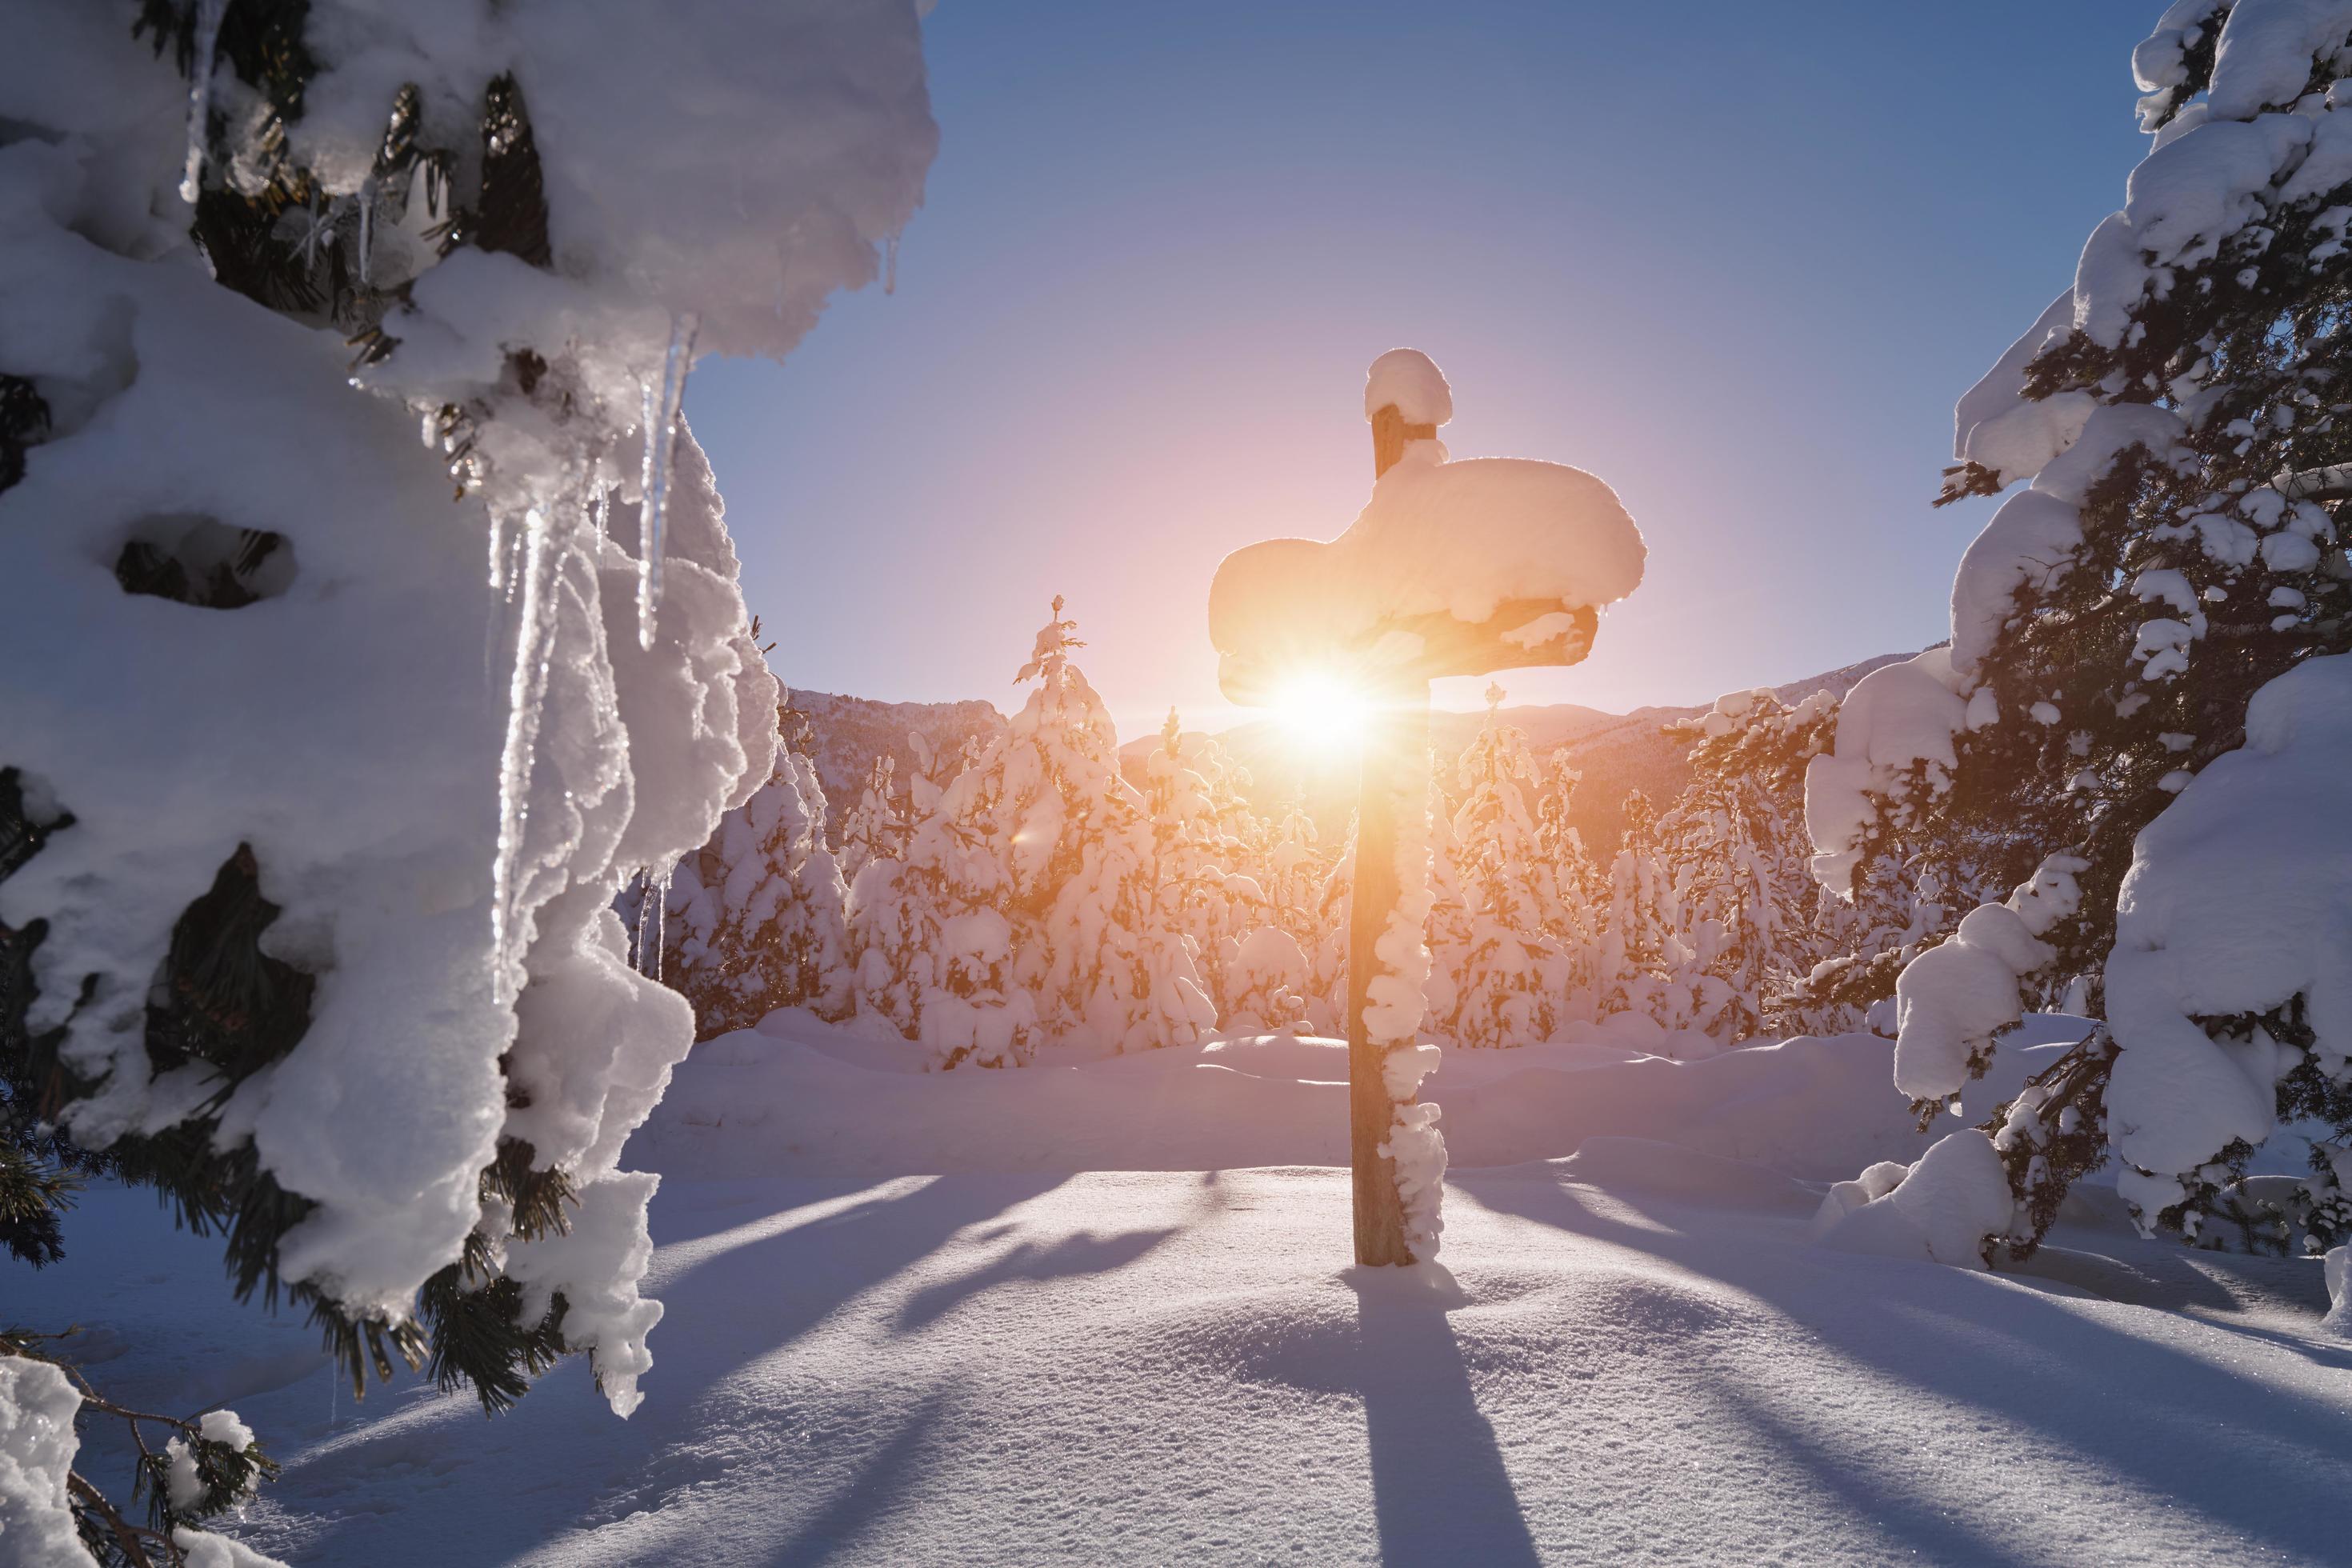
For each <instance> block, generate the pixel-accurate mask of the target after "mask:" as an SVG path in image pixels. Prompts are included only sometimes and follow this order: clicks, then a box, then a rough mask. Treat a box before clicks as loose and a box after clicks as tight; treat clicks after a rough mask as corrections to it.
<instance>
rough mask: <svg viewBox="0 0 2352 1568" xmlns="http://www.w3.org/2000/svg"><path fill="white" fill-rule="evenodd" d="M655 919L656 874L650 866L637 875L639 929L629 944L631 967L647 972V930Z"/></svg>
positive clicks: (639, 971) (640, 971) (637, 970)
mask: <svg viewBox="0 0 2352 1568" xmlns="http://www.w3.org/2000/svg"><path fill="white" fill-rule="evenodd" d="M653 918H654V873H653V868H652V867H650V866H648V867H646V868H645V869H644V870H642V871H640V872H638V873H637V929H636V931H635V933H634V934H633V935H632V937H631V939H630V943H629V967H630V968H632V969H634V970H635V971H636V972H637V973H640V974H643V973H645V972H646V927H647V926H648V925H650V924H651V923H652V921H653Z"/></svg>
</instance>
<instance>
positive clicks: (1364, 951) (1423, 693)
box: [1348, 403, 1437, 1267]
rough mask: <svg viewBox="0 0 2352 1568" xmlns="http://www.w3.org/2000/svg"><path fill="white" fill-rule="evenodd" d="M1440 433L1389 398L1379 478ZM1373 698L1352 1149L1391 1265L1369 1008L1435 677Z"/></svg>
mask: <svg viewBox="0 0 2352 1568" xmlns="http://www.w3.org/2000/svg"><path fill="white" fill-rule="evenodd" d="M1436 434H1437V427H1436V426H1433V425H1408V424H1406V423H1405V422H1404V416H1402V414H1400V413H1399V412H1398V411H1397V405H1395V404H1393V403H1389V404H1383V405H1381V407H1380V408H1379V409H1377V410H1376V411H1375V412H1374V413H1373V415H1372V477H1373V478H1374V479H1378V478H1379V477H1380V476H1381V475H1382V474H1385V473H1387V472H1388V471H1389V469H1391V468H1394V467H1395V466H1396V464H1397V462H1398V460H1399V459H1401V458H1402V457H1403V456H1404V445H1405V443H1406V442H1407V441H1408V440H1412V439H1416V438H1418V439H1422V440H1427V439H1430V438H1432V437H1434V436H1435V435H1436ZM1369 696H1370V713H1369V716H1368V718H1367V719H1366V721H1365V723H1364V732H1363V742H1362V745H1363V762H1362V772H1361V776H1360V782H1359V784H1358V786H1357V791H1356V885H1355V888H1354V890H1353V894H1352V896H1351V897H1350V898H1349V902H1348V1155H1349V1166H1350V1167H1351V1169H1352V1172H1353V1174H1354V1178H1355V1181H1354V1188H1355V1210H1356V1261H1357V1262H1358V1263H1361V1264H1368V1265H1370V1266H1373V1267H1385V1266H1387V1265H1390V1264H1409V1263H1412V1261H1414V1259H1413V1256H1412V1248H1411V1247H1407V1246H1406V1245H1405V1239H1404V1199H1403V1196H1402V1194H1400V1193H1399V1192H1398V1191H1397V1179H1396V1162H1395V1161H1393V1160H1391V1159H1389V1158H1387V1157H1386V1156H1384V1155H1383V1154H1381V1152H1380V1150H1381V1144H1383V1143H1385V1142H1388V1140H1389V1130H1390V1129H1391V1127H1393V1126H1394V1125H1395V1124H1396V1113H1397V1105H1398V1101H1397V1100H1395V1099H1394V1098H1393V1097H1392V1096H1391V1094H1390V1093H1389V1085H1388V1072H1387V1067H1388V1053H1389V1047H1390V1046H1391V1044H1394V1043H1395V1042H1392V1041H1389V1040H1376V1039H1374V1038H1372V1037H1371V1034H1370V1031H1369V1030H1368V1029H1367V1028H1366V1027H1365V1026H1364V1007H1365V1005H1366V1004H1367V1003H1368V1002H1369V1001H1370V994H1371V983H1372V976H1374V975H1375V974H1378V973H1380V972H1381V959H1380V954H1379V953H1378V952H1375V951H1374V950H1375V948H1376V947H1377V946H1378V944H1379V942H1380V940H1381V933H1383V932H1384V931H1387V930H1388V929H1389V921H1390V919H1391V916H1393V915H1394V914H1395V912H1396V907H1397V902H1398V899H1399V897H1400V894H1401V893H1402V889H1401V887H1400V885H1399V882H1398V879H1397V813H1398V811H1399V809H1400V808H1402V809H1406V810H1414V809H1423V807H1422V805H1421V803H1422V801H1423V799H1424V798H1425V796H1426V795H1427V791H1428V783H1429V781H1428V778H1427V773H1428V772H1429V681H1428V680H1427V679H1426V678H1424V677H1423V676H1420V675H1417V674H1416V675H1411V676H1404V677H1401V678H1400V679H1396V680H1394V681H1392V682H1391V683H1390V684H1389V685H1388V686H1387V688H1386V689H1383V690H1381V691H1377V692H1373V693H1370V694H1369ZM1408 801H1410V802H1411V803H1412V805H1406V803H1407V802H1408Z"/></svg>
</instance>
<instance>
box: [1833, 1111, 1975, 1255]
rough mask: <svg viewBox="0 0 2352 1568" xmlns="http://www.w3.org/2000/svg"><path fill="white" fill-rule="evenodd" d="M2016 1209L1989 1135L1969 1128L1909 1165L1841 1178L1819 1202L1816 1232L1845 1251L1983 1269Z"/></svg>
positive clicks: (1874, 1168) (1887, 1166)
mask: <svg viewBox="0 0 2352 1568" xmlns="http://www.w3.org/2000/svg"><path fill="white" fill-rule="evenodd" d="M2015 1212H2016V1202H2015V1200H2014V1199H2012V1198H2011V1196H2010V1192H2009V1175H2008V1173H2006V1172H2005V1171H2003V1170H2002V1169H2001V1164H2000V1155H1999V1154H1998V1153H1996V1152H1994V1150H1993V1146H1992V1140H1990V1138H1987V1137H1986V1136H1985V1135H1984V1134H1983V1133H1981V1132H1979V1131H1976V1130H1975V1129H1974V1128H1969V1129H1968V1130H1966V1131H1959V1132H1954V1133H1952V1134H1950V1135H1949V1136H1948V1137H1946V1138H1944V1139H1943V1140H1941V1141H1940V1142H1937V1144H1936V1145H1935V1147H1933V1148H1931V1149H1929V1150H1928V1151H1927V1153H1925V1154H1923V1155H1921V1156H1920V1157H1919V1159H1918V1160H1917V1162H1916V1163H1913V1164H1912V1165H1910V1166H1908V1167H1907V1168H1906V1167H1897V1166H1894V1165H1892V1164H1888V1163H1882V1164H1878V1165H1874V1166H1872V1167H1871V1168H1870V1169H1868V1170H1866V1171H1864V1172H1863V1173H1862V1174H1861V1175H1860V1176H1857V1177H1855V1178H1854V1179H1853V1180H1852V1181H1847V1182H1840V1183H1838V1184H1836V1185H1835V1186H1833V1187H1832V1188H1831V1189H1830V1192H1829V1196H1827V1197H1826V1198H1823V1199H1822V1206H1821V1212H1820V1213H1819V1215H1817V1216H1816V1217H1815V1219H1814V1233H1815V1235H1817V1236H1818V1237H1820V1238H1821V1240H1822V1244H1823V1245H1824V1246H1827V1247H1837V1248H1840V1249H1841V1250H1843V1251H1847V1252H1868V1253H1874V1254H1877V1255H1879V1256H1882V1257H1887V1258H1926V1259H1927V1260H1928V1261H1929V1262H1931V1263H1948V1264H1951V1265H1953V1266H1955V1267H1957V1268H1984V1267H1985V1260H1984V1251H1985V1243H1986V1240H1987V1238H1989V1237H1996V1236H2000V1235H2001V1234H2002V1233H2003V1232H2005V1231H2007V1230H2008V1229H2009V1225H2010V1220H2011V1216H2012V1215H2014V1214H2015Z"/></svg>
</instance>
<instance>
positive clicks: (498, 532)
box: [490, 511, 507, 588]
mask: <svg viewBox="0 0 2352 1568" xmlns="http://www.w3.org/2000/svg"><path fill="white" fill-rule="evenodd" d="M506 585H507V521H506V519H505V518H503V517H500V516H499V514H498V513H497V512H496V511H493V512H491V513H490V586H491V587H493V588H503V587H505V586H506Z"/></svg>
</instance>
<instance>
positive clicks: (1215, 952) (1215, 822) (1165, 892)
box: [1144, 708, 1276, 1016]
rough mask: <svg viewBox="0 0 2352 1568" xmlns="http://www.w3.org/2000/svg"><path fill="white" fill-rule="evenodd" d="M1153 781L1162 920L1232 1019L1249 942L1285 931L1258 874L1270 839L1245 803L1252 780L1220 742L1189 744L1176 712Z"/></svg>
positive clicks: (1198, 739)
mask: <svg viewBox="0 0 2352 1568" xmlns="http://www.w3.org/2000/svg"><path fill="white" fill-rule="evenodd" d="M1144 776H1145V786H1146V787H1145V805H1146V809H1147V810H1148V811H1149V812H1150V818H1151V843H1152V855H1153V869H1152V876H1153V879H1154V886H1155V898H1156V900H1157V901H1156V905H1155V913H1156V914H1157V915H1158V916H1159V918H1160V920H1162V921H1165V922H1167V923H1168V924H1169V925H1170V926H1171V927H1172V928H1173V929H1174V930H1175V931H1177V932H1178V933H1180V934H1181V936H1182V938H1183V939H1184V941H1185V943H1186V945H1187V949H1188V951H1189V952H1191V954H1192V959H1193V963H1194V965H1195V968H1196V970H1197V972H1198V974H1199V977H1200V982H1201V985H1202V989H1203V990H1205V991H1206V992H1207V993H1208V995H1209V1000H1210V1001H1211V1002H1212V1003H1213V1005H1215V1008H1216V1011H1217V1013H1218V1014H1219V1015H1220V1016H1223V1014H1225V1013H1227V1012H1229V1011H1231V1010H1232V1007H1233V1004H1234V997H1235V994H1236V992H1237V988H1238V987H1240V986H1241V985H1243V984H1248V982H1245V981H1244V979H1243V977H1242V975H1241V974H1240V973H1238V972H1237V971H1236V968H1235V965H1236V963H1237V961H1238V960H1239V958H1240V955H1241V951H1242V946H1243V944H1244V942H1246V941H1247V940H1248V939H1249V937H1250V935H1251V933H1252V932H1254V931H1258V930H1260V929H1262V928H1264V927H1265V926H1267V925H1269V924H1273V923H1275V921H1276V916H1275V911H1274V908H1273V906H1272V904H1271V903H1270V901H1269V900H1268V898H1267V895H1266V891H1265V885H1264V882H1263V880H1262V879H1261V877H1260V876H1259V875H1258V874H1257V873H1258V872H1259V871H1260V869H1261V861H1262V854H1261V851H1262V847H1263V841H1264V839H1265V828H1264V826H1262V825H1261V824H1259V823H1258V821H1257V820H1256V817H1255V816H1254V815H1253V814H1252V812H1251V811H1250V808H1249V803H1248V801H1247V800H1246V799H1245V798H1244V796H1243V795H1242V793H1241V790H1242V787H1243V786H1244V784H1247V783H1248V775H1247V774H1246V773H1243V772H1242V770H1240V769H1239V768H1238V767H1236V766H1235V765H1234V763H1233V761H1232V759H1231V758H1230V757H1228V756H1227V755H1226V754H1225V751H1224V748H1223V746H1221V745H1219V744H1218V743H1217V742H1216V740H1215V739H1214V738H1213V737H1212V736H1208V735H1202V734H1197V733H1195V734H1186V733H1185V732H1184V730H1183V726H1182V724H1181V722H1180V721H1179V720H1178V719H1177V716H1176V710H1174V709H1172V708H1171V709H1170V710H1168V722H1167V723H1166V725H1165V726H1163V727H1162V729H1161V730H1160V744H1159V745H1158V746H1157V747H1156V748H1154V749H1153V751H1152V752H1151V754H1150V756H1149V757H1147V758H1146V759H1145V760H1144ZM1268 951H1271V950H1268V949H1265V948H1264V947H1263V945H1262V946H1261V951H1260V957H1261V958H1263V957H1264V956H1265V952H1268ZM1261 967H1263V966H1262V965H1261ZM1253 973H1255V972H1253ZM1258 978H1261V979H1262V978H1263V976H1262V975H1260V976H1258ZM1261 1010H1262V1009H1261Z"/></svg>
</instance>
